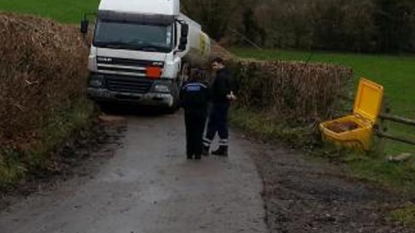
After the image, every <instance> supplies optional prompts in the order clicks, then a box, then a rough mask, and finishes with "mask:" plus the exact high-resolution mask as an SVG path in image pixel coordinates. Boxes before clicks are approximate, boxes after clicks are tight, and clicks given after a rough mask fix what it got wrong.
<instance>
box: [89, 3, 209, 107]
mask: <svg viewBox="0 0 415 233" xmlns="http://www.w3.org/2000/svg"><path fill="white" fill-rule="evenodd" d="M95 15H96V19H95V23H94V27H93V36H92V43H91V46H90V53H89V57H88V70H89V73H90V75H89V79H88V88H87V93H88V96H89V97H90V98H91V99H93V100H94V101H96V102H98V103H108V102H109V103H132V104H138V105H150V106H156V107H160V108H162V109H165V110H167V112H171V113H173V112H175V110H176V109H178V106H179V93H180V88H181V85H182V84H183V83H184V82H185V79H186V77H187V76H186V74H187V70H188V68H189V67H191V66H199V67H201V66H204V65H205V64H206V62H207V61H208V57H209V53H210V38H209V37H208V35H206V33H205V32H203V31H202V28H201V26H200V25H199V24H198V23H196V22H195V21H193V20H192V19H190V18H189V17H187V16H186V15H184V14H182V13H181V12H180V0H101V2H100V4H99V7H98V11H97V13H96V14H95ZM88 31H89V20H88V17H87V15H85V17H84V19H83V20H82V21H81V33H83V34H84V35H85V34H86V33H88Z"/></svg>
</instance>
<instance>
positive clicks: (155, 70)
mask: <svg viewBox="0 0 415 233" xmlns="http://www.w3.org/2000/svg"><path fill="white" fill-rule="evenodd" d="M146 75H147V77H149V78H153V79H156V78H160V76H161V68H160V67H156V66H149V67H147V70H146Z"/></svg>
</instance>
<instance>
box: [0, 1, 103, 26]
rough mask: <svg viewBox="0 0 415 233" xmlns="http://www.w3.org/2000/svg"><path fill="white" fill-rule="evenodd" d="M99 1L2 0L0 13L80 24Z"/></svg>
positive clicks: (93, 10) (94, 9)
mask: <svg viewBox="0 0 415 233" xmlns="http://www.w3.org/2000/svg"><path fill="white" fill-rule="evenodd" d="M98 3H99V0H84V1H82V0H72V1H69V0H41V1H39V0H0V11H10V12H18V13H26V14H35V15H37V16H42V17H47V18H52V19H55V20H58V21H59V22H63V23H78V22H79V21H80V20H81V19H82V17H83V15H84V13H86V12H95V11H96V8H97V6H98Z"/></svg>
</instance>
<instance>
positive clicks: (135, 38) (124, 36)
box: [93, 20, 173, 53]
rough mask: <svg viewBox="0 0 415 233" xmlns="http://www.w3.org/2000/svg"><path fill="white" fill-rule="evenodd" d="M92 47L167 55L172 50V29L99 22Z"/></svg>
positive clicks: (166, 26) (161, 26) (164, 26)
mask: <svg viewBox="0 0 415 233" xmlns="http://www.w3.org/2000/svg"><path fill="white" fill-rule="evenodd" d="M93 45H94V46H96V47H103V48H115V49H131V50H141V51H148V52H164V53H168V52H171V51H172V49H173V48H172V47H173V27H172V25H149V24H139V23H128V22H116V21H105V20H99V21H98V22H97V26H96V29H95V36H94V41H93Z"/></svg>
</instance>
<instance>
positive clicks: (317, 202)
mask: <svg viewBox="0 0 415 233" xmlns="http://www.w3.org/2000/svg"><path fill="white" fill-rule="evenodd" d="M252 155H253V158H254V161H255V163H256V166H257V167H258V171H259V173H260V174H261V177H262V180H263V186H264V191H263V193H262V196H263V198H264V201H265V203H266V204H265V209H266V212H267V217H266V222H267V225H268V227H269V229H270V232H271V233H306V232H307V233H309V232H318V233H340V232H341V233H348V232H350V233H360V232H363V233H392V232H396V233H398V232H399V233H405V232H407V233H409V232H415V229H409V228H404V227H403V226H400V225H398V224H395V223H392V222H388V221H387V220H386V218H385V214H386V212H387V211H388V210H390V209H393V208H396V207H398V206H402V204H404V203H405V202H404V201H405V200H404V198H403V197H402V199H401V198H400V197H399V194H397V193H390V192H388V191H385V190H381V189H378V188H376V187H374V186H372V185H369V184H365V183H363V182H361V181H359V180H356V179H353V178H351V176H350V174H348V173H347V172H346V171H342V169H341V168H340V167H337V166H334V165H332V164H324V163H321V162H318V163H317V162H312V161H310V159H309V158H308V159H307V158H306V157H305V156H304V155H301V154H299V153H298V152H296V151H294V150H288V149H281V147H277V146H271V145H264V144H262V145H258V146H257V148H256V153H254V154H252Z"/></svg>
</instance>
